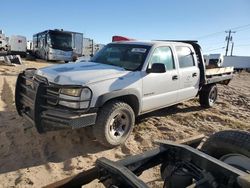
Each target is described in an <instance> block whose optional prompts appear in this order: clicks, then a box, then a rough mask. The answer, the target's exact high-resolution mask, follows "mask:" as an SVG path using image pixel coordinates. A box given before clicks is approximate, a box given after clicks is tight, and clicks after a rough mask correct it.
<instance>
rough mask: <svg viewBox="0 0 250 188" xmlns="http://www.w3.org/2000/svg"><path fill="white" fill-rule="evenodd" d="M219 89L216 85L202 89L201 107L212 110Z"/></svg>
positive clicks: (200, 96) (200, 95)
mask: <svg viewBox="0 0 250 188" xmlns="http://www.w3.org/2000/svg"><path fill="white" fill-rule="evenodd" d="M217 95H218V89H217V86H216V85H215V84H210V85H206V86H204V87H203V88H202V90H201V91H200V94H199V101H200V105H201V106H203V107H206V108H210V107H212V106H213V105H214V103H215V102H216V100H217Z"/></svg>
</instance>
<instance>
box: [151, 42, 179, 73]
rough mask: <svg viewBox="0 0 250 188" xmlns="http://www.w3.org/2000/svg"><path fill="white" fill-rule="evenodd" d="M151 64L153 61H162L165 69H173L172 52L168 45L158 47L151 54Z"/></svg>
mask: <svg viewBox="0 0 250 188" xmlns="http://www.w3.org/2000/svg"><path fill="white" fill-rule="evenodd" d="M150 63H151V65H152V64H154V63H162V64H164V65H165V67H166V69H167V70H172V69H175V66H174V60H173V54H172V51H171V49H170V47H158V48H156V49H155V51H154V52H153V54H152V57H151V61H150Z"/></svg>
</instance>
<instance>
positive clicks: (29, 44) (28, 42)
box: [27, 40, 33, 51]
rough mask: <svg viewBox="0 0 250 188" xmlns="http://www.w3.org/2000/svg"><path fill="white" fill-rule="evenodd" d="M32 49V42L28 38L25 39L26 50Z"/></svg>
mask: <svg viewBox="0 0 250 188" xmlns="http://www.w3.org/2000/svg"><path fill="white" fill-rule="evenodd" d="M32 50H33V42H32V41H30V40H28V41H27V51H32Z"/></svg>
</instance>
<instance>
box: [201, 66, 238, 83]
mask: <svg viewBox="0 0 250 188" xmlns="http://www.w3.org/2000/svg"><path fill="white" fill-rule="evenodd" d="M233 71H234V67H221V68H212V69H206V71H205V76H206V81H205V84H212V83H220V84H226V85H227V84H228V83H229V82H230V80H231V79H232V78H233Z"/></svg>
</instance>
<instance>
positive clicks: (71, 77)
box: [36, 62, 130, 85]
mask: <svg viewBox="0 0 250 188" xmlns="http://www.w3.org/2000/svg"><path fill="white" fill-rule="evenodd" d="M129 72H130V71H126V70H125V69H123V68H121V67H117V66H113V65H106V64H101V63H94V62H79V63H68V64H62V65H53V66H50V67H45V68H41V69H39V70H37V72H36V74H38V75H40V76H43V77H46V78H47V79H48V81H49V82H51V83H56V84H59V85H86V84H91V83H94V82H99V81H104V80H108V79H114V78H118V77H123V76H125V75H127V74H128V73H129Z"/></svg>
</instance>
